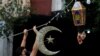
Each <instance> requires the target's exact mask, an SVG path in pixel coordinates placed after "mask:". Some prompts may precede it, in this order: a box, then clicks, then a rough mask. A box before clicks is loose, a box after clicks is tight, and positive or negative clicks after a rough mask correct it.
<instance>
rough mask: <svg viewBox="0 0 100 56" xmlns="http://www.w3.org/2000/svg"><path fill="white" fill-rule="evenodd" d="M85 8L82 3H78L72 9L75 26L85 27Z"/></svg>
mask: <svg viewBox="0 0 100 56" xmlns="http://www.w3.org/2000/svg"><path fill="white" fill-rule="evenodd" d="M85 9H86V8H85V7H84V6H83V5H82V4H81V2H80V1H76V2H75V3H74V6H73V7H72V15H73V22H74V25H75V26H82V25H85V19H86V18H85V15H86V14H85Z"/></svg>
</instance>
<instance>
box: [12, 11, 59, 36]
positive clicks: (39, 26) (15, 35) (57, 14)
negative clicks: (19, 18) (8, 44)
mask: <svg viewBox="0 0 100 56" xmlns="http://www.w3.org/2000/svg"><path fill="white" fill-rule="evenodd" d="M59 15H60V13H57V14H56V15H55V16H54V17H52V18H51V20H49V21H48V22H46V23H44V24H42V25H40V26H37V27H36V28H40V27H42V26H46V25H48V24H49V23H51V21H53V20H54V19H55V18H56V17H58V16H59ZM31 30H33V29H32V28H31V29H29V30H28V31H31ZM20 34H23V32H20V33H17V34H14V35H12V36H11V37H15V36H18V35H20Z"/></svg>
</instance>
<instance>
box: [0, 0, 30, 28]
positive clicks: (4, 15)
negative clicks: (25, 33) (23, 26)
mask: <svg viewBox="0 0 100 56" xmlns="http://www.w3.org/2000/svg"><path fill="white" fill-rule="evenodd" d="M29 9H30V8H28V7H23V6H22V5H21V4H19V3H18V1H17V0H10V1H9V2H8V3H7V4H5V5H3V6H0V20H4V21H5V22H6V25H7V26H8V27H9V28H12V26H13V24H14V22H16V21H17V20H19V19H20V20H19V23H22V22H24V21H27V19H26V18H23V19H21V18H22V17H26V16H28V14H29V12H30V10H29Z"/></svg>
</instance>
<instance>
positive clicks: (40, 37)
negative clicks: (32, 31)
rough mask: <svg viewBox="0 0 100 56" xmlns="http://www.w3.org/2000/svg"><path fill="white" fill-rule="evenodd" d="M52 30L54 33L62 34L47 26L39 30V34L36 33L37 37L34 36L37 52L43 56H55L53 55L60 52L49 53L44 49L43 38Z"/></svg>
mask: <svg viewBox="0 0 100 56" xmlns="http://www.w3.org/2000/svg"><path fill="white" fill-rule="evenodd" d="M52 30H56V31H59V32H62V31H61V30H59V29H58V28H56V27H53V26H47V27H43V28H42V29H40V30H39V32H38V33H37V36H36V38H37V41H38V44H39V51H40V52H41V53H43V54H45V55H55V54H57V53H59V52H60V51H55V52H54V51H50V50H48V49H47V48H46V47H45V44H44V37H45V35H46V34H47V33H48V32H49V31H52Z"/></svg>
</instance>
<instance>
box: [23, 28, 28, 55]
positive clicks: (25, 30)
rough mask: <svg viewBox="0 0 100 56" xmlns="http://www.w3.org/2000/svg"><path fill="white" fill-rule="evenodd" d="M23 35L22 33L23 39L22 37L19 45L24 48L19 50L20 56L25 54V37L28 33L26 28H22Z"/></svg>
mask: <svg viewBox="0 0 100 56" xmlns="http://www.w3.org/2000/svg"><path fill="white" fill-rule="evenodd" d="M23 33H24V35H23V39H22V42H21V47H22V48H24V49H23V50H22V52H21V56H26V48H25V46H26V39H27V35H28V30H27V29H24V31H23Z"/></svg>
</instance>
